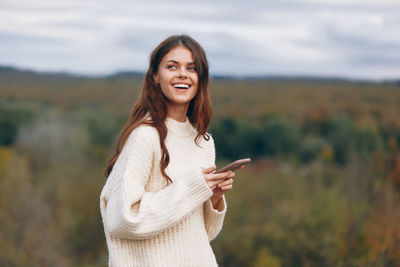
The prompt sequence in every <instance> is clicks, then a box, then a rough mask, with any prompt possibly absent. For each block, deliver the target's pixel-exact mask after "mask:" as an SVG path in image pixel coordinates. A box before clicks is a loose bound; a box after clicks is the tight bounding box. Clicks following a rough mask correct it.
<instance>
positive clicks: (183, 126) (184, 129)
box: [165, 117, 197, 136]
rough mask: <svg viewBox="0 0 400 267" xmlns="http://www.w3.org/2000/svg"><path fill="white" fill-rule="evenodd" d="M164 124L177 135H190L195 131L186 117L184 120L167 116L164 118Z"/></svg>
mask: <svg viewBox="0 0 400 267" xmlns="http://www.w3.org/2000/svg"><path fill="white" fill-rule="evenodd" d="M165 125H166V126H167V128H168V131H171V132H173V133H175V134H177V135H179V136H192V135H194V134H196V133H197V131H196V129H195V128H194V127H193V126H192V124H191V123H190V121H189V118H188V117H186V119H185V121H184V122H180V121H177V120H174V119H172V118H170V117H167V118H166V119H165Z"/></svg>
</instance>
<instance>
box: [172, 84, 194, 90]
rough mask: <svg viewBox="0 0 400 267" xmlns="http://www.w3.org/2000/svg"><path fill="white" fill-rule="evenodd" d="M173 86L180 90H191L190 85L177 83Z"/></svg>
mask: <svg viewBox="0 0 400 267" xmlns="http://www.w3.org/2000/svg"><path fill="white" fill-rule="evenodd" d="M173 86H174V87H175V88H178V89H189V87H190V86H189V85H188V84H184V83H176V84H173Z"/></svg>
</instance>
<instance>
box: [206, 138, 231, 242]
mask: <svg viewBox="0 0 400 267" xmlns="http://www.w3.org/2000/svg"><path fill="white" fill-rule="evenodd" d="M209 142H211V143H210V146H209V154H208V155H209V156H208V157H209V160H210V165H214V164H215V145H214V140H213V138H212V137H211V135H210V140H209ZM226 208H227V205H226V201H225V196H223V199H222V200H221V201H220V202H219V203H218V207H217V209H214V208H213V206H212V203H211V200H208V201H207V202H205V203H204V223H205V226H206V230H207V234H208V239H209V240H210V241H211V240H213V239H214V238H216V237H217V235H218V234H219V232H220V231H221V229H222V225H223V223H224V218H225V214H226Z"/></svg>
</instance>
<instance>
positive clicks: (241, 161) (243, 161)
mask: <svg viewBox="0 0 400 267" xmlns="http://www.w3.org/2000/svg"><path fill="white" fill-rule="evenodd" d="M249 162H251V159H250V158H245V159H238V160H236V161H234V162H232V163H230V164H228V165H226V166H225V167H223V168H221V169H219V170H218V171H216V172H214V173H221V172H227V171H234V170H237V169H239V168H240V167H241V166H243V165H245V164H247V163H249Z"/></svg>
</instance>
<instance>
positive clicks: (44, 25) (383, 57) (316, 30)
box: [0, 0, 400, 267]
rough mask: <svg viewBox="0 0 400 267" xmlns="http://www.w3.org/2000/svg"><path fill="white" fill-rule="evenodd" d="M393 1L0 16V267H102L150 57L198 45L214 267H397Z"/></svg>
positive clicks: (398, 93)
mask: <svg viewBox="0 0 400 267" xmlns="http://www.w3.org/2000/svg"><path fill="white" fill-rule="evenodd" d="M399 14H400V3H399V2H398V1H391V0H383V1H382V0H381V1H378V0H375V1H371V0H364V1H360V0H347V1H345V0H340V1H338V0H336V1H331V0H326V1H322V0H321V1H319V0H288V1H279V2H278V1H256V0H250V1H246V2H243V1H240V2H239V1H217V2H215V1H210V0H206V1H202V2H198V1H185V2H181V1H175V0H172V1H168V2H165V1H147V2H143V1H125V0H116V1H112V2H111V1H105V0H98V1H86V2H81V1H77V0H70V1H66V0H57V1H53V0H51V1H50V0H41V1H39V0H15V1H10V0H8V1H7V0H6V1H1V2H0V17H1V23H0V229H1V230H0V266H85V267H89V266H106V265H107V248H106V243H105V238H104V232H103V228H102V223H101V218H100V212H99V194H100V191H101V188H102V186H103V185H104V183H105V181H106V179H105V177H104V175H103V173H104V168H105V165H106V162H107V160H108V158H109V157H110V156H111V154H112V153H113V151H114V149H115V141H116V138H117V135H118V133H119V131H120V130H121V128H122V126H123V124H124V123H125V121H126V120H127V118H128V115H129V112H130V110H131V108H132V106H133V104H134V103H135V101H136V100H137V98H138V95H139V92H140V89H141V85H142V81H143V72H144V71H146V69H147V64H148V57H149V54H150V52H151V51H152V50H153V49H154V48H155V46H156V45H158V43H159V42H161V41H162V40H163V39H164V38H166V37H167V36H169V35H171V34H181V33H187V34H190V35H191V36H192V37H194V38H195V39H196V40H198V41H199V42H200V44H202V46H203V47H204V48H205V50H206V52H207V55H208V59H209V63H210V71H211V75H212V80H211V85H210V88H211V95H212V102H213V106H214V116H213V120H212V125H211V129H210V132H211V134H212V135H213V137H214V139H215V142H216V149H217V165H218V166H223V164H225V163H228V162H229V161H231V160H234V159H237V158H241V157H251V158H252V159H253V163H252V164H250V165H248V166H247V167H246V168H245V169H243V170H240V171H239V172H238V173H237V176H236V178H235V186H234V189H233V190H232V191H231V192H230V193H229V194H228V195H227V199H228V206H229V209H228V213H227V216H226V219H225V224H224V228H223V230H222V232H221V233H220V235H219V236H218V238H217V239H216V240H214V241H213V242H212V246H213V248H214V251H215V254H216V256H217V259H218V262H219V264H220V266H266V267H279V266H282V267H284V266H400V148H399V146H400V15H399Z"/></svg>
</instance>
